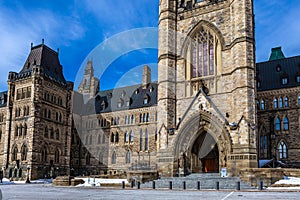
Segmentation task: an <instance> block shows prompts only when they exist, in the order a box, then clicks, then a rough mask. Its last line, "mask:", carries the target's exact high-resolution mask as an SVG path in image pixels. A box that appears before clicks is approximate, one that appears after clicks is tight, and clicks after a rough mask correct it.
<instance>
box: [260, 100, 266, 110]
mask: <svg viewBox="0 0 300 200" xmlns="http://www.w3.org/2000/svg"><path fill="white" fill-rule="evenodd" d="M260 109H261V110H264V109H265V101H264V100H263V99H262V100H261V103H260Z"/></svg>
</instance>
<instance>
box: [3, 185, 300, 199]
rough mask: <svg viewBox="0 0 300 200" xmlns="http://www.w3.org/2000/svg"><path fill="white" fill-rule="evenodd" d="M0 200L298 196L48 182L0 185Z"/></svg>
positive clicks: (296, 192) (282, 192) (294, 193)
mask: <svg viewBox="0 0 300 200" xmlns="http://www.w3.org/2000/svg"><path fill="white" fill-rule="evenodd" d="M0 189H1V193H2V199H18V200H19V199H25V200H30V199H39V200H41V199H42V200H48V199H51V200H52V199H66V200H68V199H72V200H74V199H107V200H110V199H111V200H118V199H121V200H127V199H128V200H130V199H132V200H140V199H141V200H144V199H145V200H148V199H149V200H156V199H164V200H168V199H170V200H171V199H172V200H173V199H186V200H193V199H197V200H198V199H205V200H209V199H213V200H246V199H247V200H248V199H255V200H260V199H262V200H267V199H297V200H298V199H299V194H300V190H294V191H285V190H280V191H269V190H264V191H258V190H252V191H229V190H223V191H222V190H220V191H215V190H205V191H195V190H167V189H164V190H162V189H161V190H137V189H124V190H122V189H119V188H118V189H112V188H99V187H97V188H86V187H85V188H84V187H54V186H52V185H50V184H15V185H0ZM0 200H1V198H0Z"/></svg>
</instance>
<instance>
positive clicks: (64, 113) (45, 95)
mask: <svg viewBox="0 0 300 200" xmlns="http://www.w3.org/2000/svg"><path fill="white" fill-rule="evenodd" d="M72 94H73V83H72V82H67V81H66V80H65V78H64V76H63V73H62V66H61V65H60V62H59V59H58V53H57V52H55V51H53V50H52V49H50V48H49V47H47V46H46V45H44V44H41V45H38V46H34V47H33V46H32V47H31V51H30V54H29V56H28V58H27V60H26V62H25V64H24V66H23V68H22V69H21V71H20V72H19V73H16V72H10V73H9V75H8V91H7V92H3V93H1V105H0V131H1V132H0V135H1V137H0V138H1V143H0V158H1V159H0V165H1V167H2V169H3V170H4V171H5V173H6V176H7V177H13V178H25V177H26V176H27V173H28V172H29V177H30V178H31V179H37V178H43V177H45V176H46V177H50V176H51V177H53V176H57V175H59V174H65V173H68V171H69V166H70V147H71V128H72V116H71V113H72V111H71V107H72V105H71V103H72Z"/></svg>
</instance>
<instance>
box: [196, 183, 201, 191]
mask: <svg viewBox="0 0 300 200" xmlns="http://www.w3.org/2000/svg"><path fill="white" fill-rule="evenodd" d="M197 189H198V190H201V185H200V181H198V182H197Z"/></svg>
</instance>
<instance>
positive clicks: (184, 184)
mask: <svg viewBox="0 0 300 200" xmlns="http://www.w3.org/2000/svg"><path fill="white" fill-rule="evenodd" d="M183 189H184V190H186V182H185V181H183Z"/></svg>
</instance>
